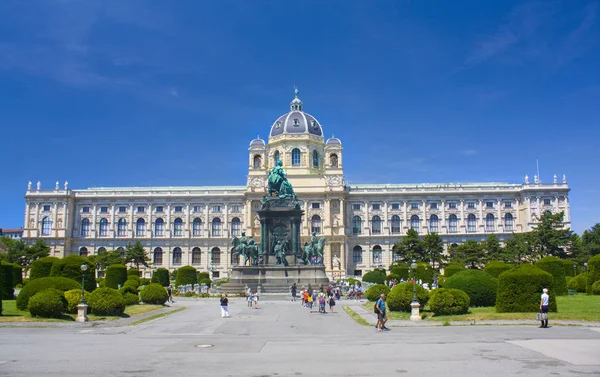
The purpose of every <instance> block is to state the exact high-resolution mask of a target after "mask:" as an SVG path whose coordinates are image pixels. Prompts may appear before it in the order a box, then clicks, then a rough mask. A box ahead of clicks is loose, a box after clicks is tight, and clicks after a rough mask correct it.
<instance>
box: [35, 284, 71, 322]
mask: <svg viewBox="0 0 600 377" xmlns="http://www.w3.org/2000/svg"><path fill="white" fill-rule="evenodd" d="M27 308H28V309H29V313H31V316H32V317H42V318H58V317H60V316H61V315H62V314H63V313H64V312H65V310H66V308H67V300H66V299H65V295H64V294H63V292H62V291H59V290H58V289H54V288H47V289H44V290H42V291H40V292H38V293H36V294H35V295H33V297H31V298H30V299H29V304H28V305H27Z"/></svg>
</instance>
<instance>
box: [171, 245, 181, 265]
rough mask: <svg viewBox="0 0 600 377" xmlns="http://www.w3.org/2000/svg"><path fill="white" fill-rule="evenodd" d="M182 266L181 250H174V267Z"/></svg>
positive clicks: (178, 248) (177, 248)
mask: <svg viewBox="0 0 600 377" xmlns="http://www.w3.org/2000/svg"><path fill="white" fill-rule="evenodd" d="M180 264H181V248H180V247H176V248H174V249H173V265H175V266H178V265H180Z"/></svg>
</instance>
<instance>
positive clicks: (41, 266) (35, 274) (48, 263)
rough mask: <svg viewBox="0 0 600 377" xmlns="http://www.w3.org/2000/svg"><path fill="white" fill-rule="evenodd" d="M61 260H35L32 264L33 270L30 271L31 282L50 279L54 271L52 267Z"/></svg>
mask: <svg viewBox="0 0 600 377" xmlns="http://www.w3.org/2000/svg"><path fill="white" fill-rule="evenodd" d="M59 260H60V259H59V258H55V257H44V258H40V259H36V260H34V261H33V262H32V263H31V269H30V270H29V280H34V279H39V278H47V277H49V276H50V272H51V271H52V265H54V263H55V262H58V261H59Z"/></svg>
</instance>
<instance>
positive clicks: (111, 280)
mask: <svg viewBox="0 0 600 377" xmlns="http://www.w3.org/2000/svg"><path fill="white" fill-rule="evenodd" d="M125 281H127V267H126V266H125V265H124V264H111V265H110V266H108V267H107V268H106V272H105V274H104V286H105V287H106V288H112V289H118V288H119V285H120V286H122V285H123V284H124V283H125Z"/></svg>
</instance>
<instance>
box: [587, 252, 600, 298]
mask: <svg viewBox="0 0 600 377" xmlns="http://www.w3.org/2000/svg"><path fill="white" fill-rule="evenodd" d="M587 268H588V273H587V288H586V291H587V292H588V293H592V285H594V283H595V282H597V281H598V280H600V254H598V255H595V256H593V257H591V258H590V259H589V260H588V267H587Z"/></svg>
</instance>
